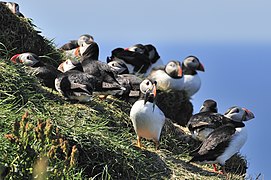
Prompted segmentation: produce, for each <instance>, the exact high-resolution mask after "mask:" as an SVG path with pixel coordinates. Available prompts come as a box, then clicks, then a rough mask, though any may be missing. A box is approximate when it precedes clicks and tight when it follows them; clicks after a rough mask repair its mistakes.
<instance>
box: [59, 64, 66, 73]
mask: <svg viewBox="0 0 271 180" xmlns="http://www.w3.org/2000/svg"><path fill="white" fill-rule="evenodd" d="M64 63H65V62H63V63H61V64H59V66H58V68H57V70H59V71H61V72H64V67H63V65H64Z"/></svg>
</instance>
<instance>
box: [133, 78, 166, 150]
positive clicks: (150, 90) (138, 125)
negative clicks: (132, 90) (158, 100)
mask: <svg viewBox="0 0 271 180" xmlns="http://www.w3.org/2000/svg"><path fill="white" fill-rule="evenodd" d="M140 90H141V92H142V95H144V97H141V98H140V99H139V100H138V101H136V102H135V103H134V104H133V106H132V108H131V111H130V119H131V120H132V123H133V126H134V130H135V132H136V134H137V146H138V147H140V148H141V147H142V144H141V138H146V139H151V140H153V141H154V142H155V147H156V150H157V149H158V145H159V140H160V134H161V131H162V128H163V126H164V124H165V115H164V113H163V112H162V111H161V110H160V108H159V107H158V106H156V105H155V96H156V82H155V81H154V82H152V81H150V80H149V79H145V80H144V81H143V82H142V83H141V84H140Z"/></svg>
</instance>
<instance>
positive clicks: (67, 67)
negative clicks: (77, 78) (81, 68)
mask: <svg viewBox="0 0 271 180" xmlns="http://www.w3.org/2000/svg"><path fill="white" fill-rule="evenodd" d="M75 67H76V66H75V65H73V63H72V61H71V60H70V59H67V60H66V61H65V62H63V72H66V71H69V70H71V69H73V68H75Z"/></svg>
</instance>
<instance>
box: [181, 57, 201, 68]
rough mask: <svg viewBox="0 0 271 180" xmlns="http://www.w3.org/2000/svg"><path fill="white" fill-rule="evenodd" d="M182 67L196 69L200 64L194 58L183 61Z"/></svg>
mask: <svg viewBox="0 0 271 180" xmlns="http://www.w3.org/2000/svg"><path fill="white" fill-rule="evenodd" d="M184 65H185V66H186V67H188V68H190V69H197V68H198V67H199V65H200V62H199V60H198V59H196V58H194V57H188V58H186V59H185V60H184Z"/></svg>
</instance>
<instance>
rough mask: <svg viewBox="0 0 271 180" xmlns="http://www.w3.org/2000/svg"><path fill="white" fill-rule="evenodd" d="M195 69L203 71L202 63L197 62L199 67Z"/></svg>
mask: <svg viewBox="0 0 271 180" xmlns="http://www.w3.org/2000/svg"><path fill="white" fill-rule="evenodd" d="M197 70H199V71H203V72H204V71H205V70H204V66H203V64H201V63H199V67H198V68H197Z"/></svg>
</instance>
